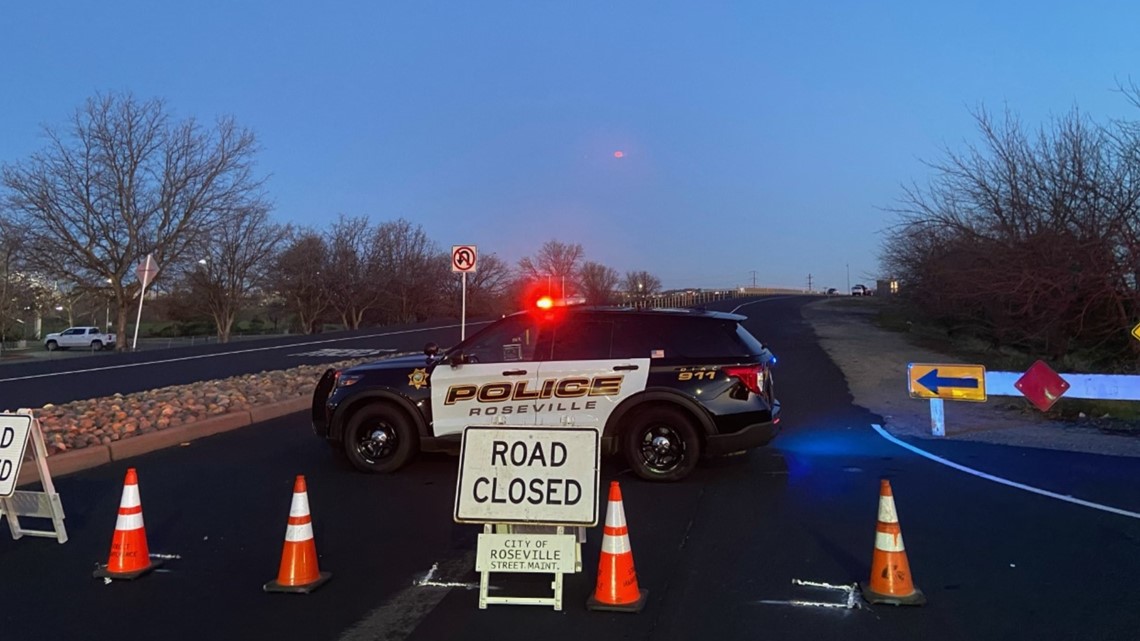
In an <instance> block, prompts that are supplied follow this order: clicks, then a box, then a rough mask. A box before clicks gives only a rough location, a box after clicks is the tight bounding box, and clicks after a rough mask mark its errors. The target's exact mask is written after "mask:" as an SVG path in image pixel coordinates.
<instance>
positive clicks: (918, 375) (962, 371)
mask: <svg viewBox="0 0 1140 641" xmlns="http://www.w3.org/2000/svg"><path fill="white" fill-rule="evenodd" d="M907 390H908V391H909V392H910V395H911V397H912V398H943V399H947V400H951V401H975V402H979V403H984V402H985V400H986V368H985V366H984V365H936V364H930V363H911V364H909V365H907Z"/></svg>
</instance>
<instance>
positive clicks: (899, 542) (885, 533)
mask: <svg viewBox="0 0 1140 641" xmlns="http://www.w3.org/2000/svg"><path fill="white" fill-rule="evenodd" d="M862 587H863V596H864V597H865V598H866V599H867V601H869V602H871V603H890V604H893V605H922V604H924V603H926V597H925V596H923V594H922V591H921V590H919V589H918V588H916V587H914V582H913V581H912V580H911V576H910V563H908V562H907V560H906V548H905V547H903V539H902V528H900V527H899V516H898V512H896V511H895V496H894V494H893V493H892V492H891V482H890V481H888V480H887V479H882V481H881V482H880V483H879V524H878V526H877V527H876V528H875V554H874V556H873V557H872V559H871V580H870V581H869V582H868V583H864V584H863V585H862Z"/></svg>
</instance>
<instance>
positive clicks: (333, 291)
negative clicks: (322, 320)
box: [325, 216, 389, 329]
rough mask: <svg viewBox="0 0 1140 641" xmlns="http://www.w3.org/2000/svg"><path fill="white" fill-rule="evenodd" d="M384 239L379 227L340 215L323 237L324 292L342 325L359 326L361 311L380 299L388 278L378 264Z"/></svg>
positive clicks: (359, 219) (381, 299) (381, 255)
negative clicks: (325, 252) (326, 252)
mask: <svg viewBox="0 0 1140 641" xmlns="http://www.w3.org/2000/svg"><path fill="white" fill-rule="evenodd" d="M384 241H385V238H384V237H383V233H382V232H381V230H380V228H379V227H375V228H374V227H371V226H370V225H369V224H368V219H367V218H364V217H358V218H346V217H344V216H341V217H340V218H339V219H338V220H337V222H336V223H335V224H334V225H333V226H332V229H330V230H329V232H328V233H327V234H326V236H325V242H326V243H327V244H328V247H329V257H328V264H327V269H328V278H327V282H328V293H329V297H330V302H331V305H332V307H333V309H335V310H336V312H337V313H338V314H340V318H341V321H342V322H343V323H344V325H345V327H349V328H351V329H357V328H358V327H360V325H361V323H362V322H363V321H364V316H365V314H366V313H367V312H368V311H370V310H372V309H374V308H376V307H378V306H379V305H380V304H381V303H382V301H383V299H384V295H385V292H386V290H387V283H388V278H389V275H388V274H387V273H386V272H385V271H384V265H383V264H382V260H383V256H384V250H383V248H382V246H381V243H382V242H384Z"/></svg>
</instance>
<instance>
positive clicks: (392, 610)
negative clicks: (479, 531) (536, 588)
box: [339, 550, 478, 641]
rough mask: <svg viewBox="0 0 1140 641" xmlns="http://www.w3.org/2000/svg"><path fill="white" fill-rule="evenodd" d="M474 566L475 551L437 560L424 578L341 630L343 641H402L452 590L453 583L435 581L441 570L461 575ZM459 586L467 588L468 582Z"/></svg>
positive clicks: (441, 572) (445, 574) (444, 573)
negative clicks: (433, 579)
mask: <svg viewBox="0 0 1140 641" xmlns="http://www.w3.org/2000/svg"><path fill="white" fill-rule="evenodd" d="M441 566H442V567H441ZM474 568H475V551H474V550H471V551H468V552H465V553H463V554H462V555H461V556H457V557H455V558H452V559H449V560H445V561H444V562H443V563H442V564H441V563H439V562H436V563H434V564H433V565H432V567H431V570H429V571H428V573H427V574H426V575H425V576H424V578H422V579H420V580H418V581H413V582H412V583H411V585H409V586H408V587H406V588H404V589H403V590H400V592H398V593H397V594H396V595H395V596H393V597H391V598H390V599H388V601H387V602H385V603H384V604H383V605H381V606H379V607H377V608H376V609H374V610H372V611H371V612H369V613H368V614H367V615H365V617H364V618H363V619H361V620H359V621H357V622H356V623H355V624H354V625H353V626H352V627H351V628H349V629H347V630H345V631H344V632H343V633H341V635H340V639H339V641H402V640H403V639H406V638H408V637H409V636H411V634H412V632H414V631H415V629H416V627H417V626H419V624H420V621H422V620H423V619H424V618H426V617H427V616H428V615H429V614H431V611H432V610H434V609H435V606H436V605H438V604H439V602H440V601H442V600H443V599H444V597H446V596H447V595H448V594H449V593H451V588H452V587H453V586H451V585H449V584H450V583H452V582H450V581H439V582H435V581H432V578H433V577H434V576H435V575H436V572H437V571H440V574H442V575H444V576H461V575H463V574H466V573H468V572H470V571H471V570H473V569H474ZM436 583H438V584H440V585H436ZM459 586H462V587H466V586H467V584H459ZM459 586H454V587H459ZM476 587H478V586H476ZM425 588H427V589H425ZM472 607H474V604H473V605H472Z"/></svg>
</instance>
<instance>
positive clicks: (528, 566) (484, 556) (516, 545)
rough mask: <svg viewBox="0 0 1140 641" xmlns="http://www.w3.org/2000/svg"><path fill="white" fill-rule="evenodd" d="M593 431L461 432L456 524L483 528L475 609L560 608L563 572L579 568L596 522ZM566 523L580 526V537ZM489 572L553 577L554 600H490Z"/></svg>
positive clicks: (474, 428)
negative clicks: (505, 606) (589, 528)
mask: <svg viewBox="0 0 1140 641" xmlns="http://www.w3.org/2000/svg"><path fill="white" fill-rule="evenodd" d="M598 440H599V433H598V430H597V429H596V428H529V429H528V428H518V427H515V428H510V427H481V426H470V427H467V428H466V429H465V430H464V431H463V446H462V449H461V450H460V456H459V480H458V482H457V483H456V490H455V514H454V518H455V521H456V522H458V523H483V524H484V525H483V533H482V534H480V535H479V544H478V548H477V551H476V561H475V570H476V571H477V572H479V574H480V582H479V607H480V608H481V609H485V608H486V607H487V605H488V604H514V605H550V606H553V607H554V609H555V610H561V609H562V575H563V574H572V573H574V572H581V571H582V559H581V556H582V542H583V540H584V538H585V536H584V535H585V528H584V527H581V526H593V525H596V524H597V522H598V486H599V483H598V476H599V471H600V455H601V450H600V448H599V446H598ZM566 526H579V528H578V530H579V532H578V534H575V533H573V532H567V527H566ZM492 572H523V573H551V574H554V581H553V582H552V583H551V587H552V588H553V589H554V595H553V596H552V597H549V598H548V597H521V596H490V595H489V593H488V590H489V586H490V575H491V573H492Z"/></svg>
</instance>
